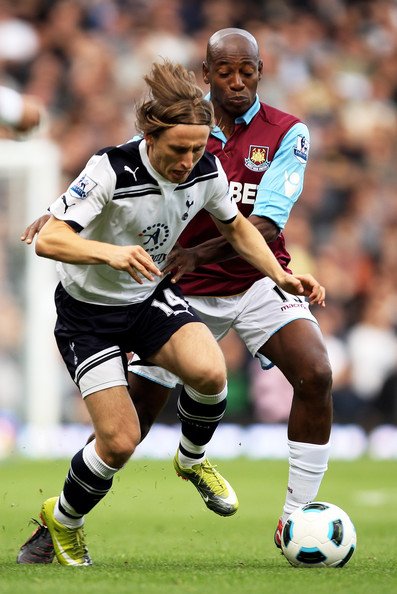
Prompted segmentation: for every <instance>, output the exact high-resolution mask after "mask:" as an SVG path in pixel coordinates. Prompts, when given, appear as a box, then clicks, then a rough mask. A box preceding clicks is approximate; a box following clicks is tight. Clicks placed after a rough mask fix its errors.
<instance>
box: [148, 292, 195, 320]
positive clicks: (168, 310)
mask: <svg viewBox="0 0 397 594" xmlns="http://www.w3.org/2000/svg"><path fill="white" fill-rule="evenodd" d="M163 295H164V297H165V300H166V301H167V303H168V305H167V303H164V301H158V300H157V299H153V301H152V305H153V307H158V308H159V309H161V310H162V311H163V312H164V313H165V315H166V316H167V317H169V316H171V315H172V314H174V315H177V314H179V313H182V312H186V313H189V314H190V311H189V309H188V308H189V304H188V303H187V302H186V301H185V300H184V299H181V298H180V297H178V295H175V293H173V292H172V291H171V289H164V291H163ZM178 305H181V306H182V307H183V310H181V309H177V310H175V309H172V308H175V307H177V306H178ZM191 315H192V314H191Z"/></svg>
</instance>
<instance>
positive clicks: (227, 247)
mask: <svg viewBox="0 0 397 594" xmlns="http://www.w3.org/2000/svg"><path fill="white" fill-rule="evenodd" d="M248 220H249V221H250V222H251V223H252V224H253V225H254V226H255V227H256V228H257V229H258V231H259V232H260V233H261V235H262V236H263V237H264V238H265V240H266V241H268V242H270V241H273V240H274V239H276V238H277V236H278V235H279V232H280V231H279V229H278V227H277V226H276V225H275V224H274V223H273V221H271V220H270V219H268V218H266V217H258V216H256V215H252V216H250V217H248ZM238 255H239V254H238V253H237V252H236V250H235V249H234V248H233V246H232V245H231V244H230V243H229V242H228V241H227V240H226V238H225V237H224V236H222V235H221V236H220V237H215V238H213V239H209V240H208V241H205V242H203V243H200V244H199V245H197V246H194V247H190V248H183V247H182V246H181V245H180V244H176V245H175V247H174V248H173V250H172V251H171V252H170V254H169V255H168V258H167V266H166V267H165V268H164V269H163V272H164V274H167V273H168V272H171V271H172V270H174V269H177V271H176V273H175V275H174V277H173V279H172V280H173V282H178V280H179V279H180V278H181V276H182V275H183V274H185V272H192V271H193V270H195V269H196V268H198V267H199V266H204V265H205V264H214V263H217V262H224V261H225V260H230V259H232V258H235V257H236V256H238Z"/></svg>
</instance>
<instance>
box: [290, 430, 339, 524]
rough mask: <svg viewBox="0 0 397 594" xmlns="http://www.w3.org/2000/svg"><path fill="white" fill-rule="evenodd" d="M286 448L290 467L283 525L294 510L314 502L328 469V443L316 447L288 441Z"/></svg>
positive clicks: (315, 445)
mask: <svg viewBox="0 0 397 594" xmlns="http://www.w3.org/2000/svg"><path fill="white" fill-rule="evenodd" d="M288 447H289V454H290V455H289V465H290V467H289V477H288V489H287V496H286V499H285V505H284V513H283V516H282V521H283V524H285V522H286V521H287V519H288V517H289V516H290V515H291V513H292V512H293V511H294V510H295V509H297V508H298V507H300V506H301V505H305V503H309V502H310V501H314V500H315V498H316V496H317V493H318V490H319V488H320V484H321V481H322V479H323V476H324V473H325V471H326V470H327V468H328V458H329V450H330V443H329V442H328V443H326V444H324V445H318V444H312V443H303V442H297V441H291V440H288Z"/></svg>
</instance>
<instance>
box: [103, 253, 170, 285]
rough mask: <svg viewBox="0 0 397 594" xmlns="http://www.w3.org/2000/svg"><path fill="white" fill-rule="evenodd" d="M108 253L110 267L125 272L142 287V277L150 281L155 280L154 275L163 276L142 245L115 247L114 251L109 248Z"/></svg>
mask: <svg viewBox="0 0 397 594" xmlns="http://www.w3.org/2000/svg"><path fill="white" fill-rule="evenodd" d="M108 251H109V258H108V262H107V263H108V264H109V266H111V267H112V268H115V269H116V270H125V271H126V272H128V274H130V275H131V276H132V278H133V279H134V280H135V281H136V282H137V283H139V284H140V285H142V284H143V280H142V278H141V276H144V277H145V278H147V279H148V280H150V281H153V280H154V277H153V274H155V275H156V276H163V273H162V272H161V271H160V270H159V269H158V268H157V266H156V265H155V264H154V262H153V260H152V257H151V256H150V255H149V254H148V253H147V252H146V251H145V250H144V249H143V247H141V246H140V245H128V246H113V249H110V250H109V248H108ZM152 273H153V274H152Z"/></svg>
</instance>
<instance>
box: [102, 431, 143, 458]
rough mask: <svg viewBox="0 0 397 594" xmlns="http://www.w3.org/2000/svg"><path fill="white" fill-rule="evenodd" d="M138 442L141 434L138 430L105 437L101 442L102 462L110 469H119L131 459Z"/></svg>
mask: <svg viewBox="0 0 397 594" xmlns="http://www.w3.org/2000/svg"><path fill="white" fill-rule="evenodd" d="M97 439H98V438H97ZM140 440H141V433H140V431H139V430H138V429H135V430H134V431H131V432H130V433H118V434H114V435H112V436H107V437H106V438H104V440H103V441H102V447H101V449H102V450H103V451H104V454H105V456H104V457H105V459H104V462H105V463H106V464H108V466H111V467H112V468H121V467H122V466H124V464H126V462H128V460H129V459H130V458H131V456H132V454H133V453H134V452H135V448H136V446H137V445H138V444H139V442H140Z"/></svg>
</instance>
